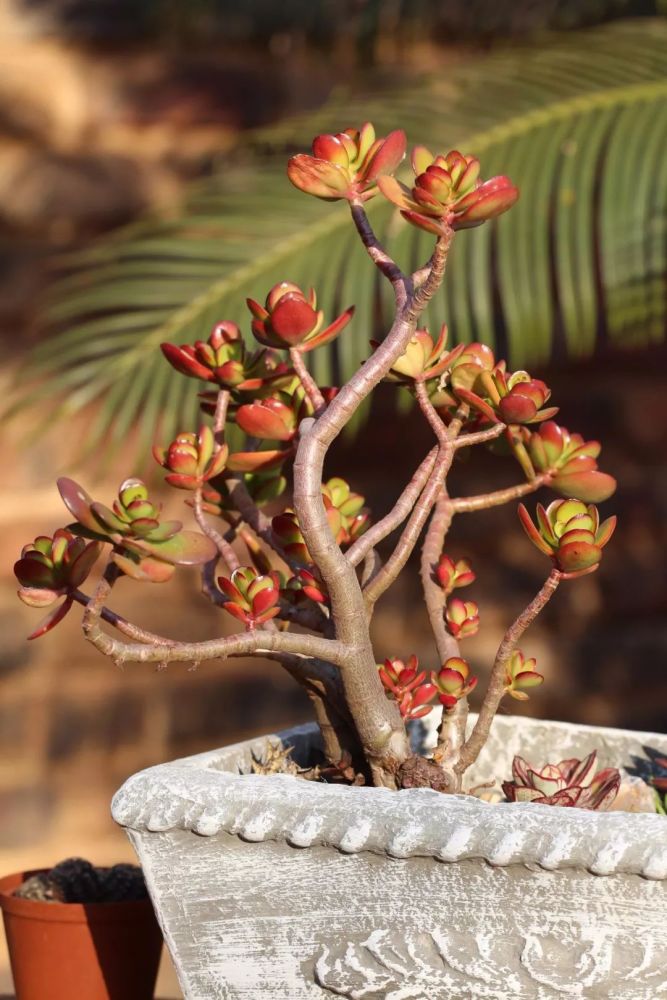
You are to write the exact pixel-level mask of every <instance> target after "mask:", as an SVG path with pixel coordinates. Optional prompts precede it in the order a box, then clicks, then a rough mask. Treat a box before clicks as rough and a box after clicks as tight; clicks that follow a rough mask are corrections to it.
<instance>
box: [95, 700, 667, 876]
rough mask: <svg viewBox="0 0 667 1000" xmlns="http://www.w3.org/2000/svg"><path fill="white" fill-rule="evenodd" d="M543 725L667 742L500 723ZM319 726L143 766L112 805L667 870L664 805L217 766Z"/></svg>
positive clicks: (496, 853) (475, 853)
mask: <svg viewBox="0 0 667 1000" xmlns="http://www.w3.org/2000/svg"><path fill="white" fill-rule="evenodd" d="M540 727H542V728H543V729H544V728H546V729H547V730H551V729H555V730H557V731H560V732H563V733H566V734H567V735H568V736H569V737H570V738H574V737H575V736H577V737H578V736H579V735H582V736H584V737H585V738H589V739H590V738H592V737H595V740H596V742H597V743H598V744H599V745H600V746H601V747H602V748H605V749H606V750H607V752H608V751H609V750H610V749H613V748H615V749H616V752H617V754H618V756H621V755H622V754H623V755H627V753H628V749H627V746H628V744H630V745H632V746H633V747H641V745H642V744H649V745H651V744H657V745H658V747H659V748H660V749H662V748H663V747H664V748H665V750H667V738H666V737H664V736H660V735H659V734H655V733H633V732H629V731H625V730H618V729H608V728H599V727H595V726H575V725H572V724H569V723H550V722H545V721H544V720H534V719H529V718H527V717H523V716H518V717H511V716H500V717H497V719H496V720H495V722H494V732H495V735H496V736H498V737H499V738H501V739H504V738H506V740H507V741H509V740H510V738H514V739H515V738H516V734H517V733H521V732H523V734H524V737H525V734H526V732H527V731H528V732H530V730H531V729H534V730H537V729H539V728H540ZM317 732H318V730H317V726H316V725H315V724H309V725H306V726H300V727H297V728H294V729H291V730H287V731H285V732H283V733H279V734H276V735H273V736H266V737H262V738H260V739H257V740H249V741H246V742H244V743H239V744H235V745H234V746H231V747H228V748H226V749H225V750H224V751H214V752H212V753H206V754H200V755H197V756H194V757H189V758H185V759H182V760H179V761H175V762H173V763H170V764H161V765H158V766H157V767H152V768H149V769H148V770H145V771H142V772H139V773H138V774H136V775H134V776H133V777H131V778H129V779H128V781H126V783H125V784H124V785H123V787H122V788H121V789H120V790H119V791H118V792H117V793H116V795H115V797H114V800H113V804H112V815H113V817H114V819H115V820H116V822H117V823H119V824H120V825H121V826H124V827H127V828H129V829H130V830H133V831H135V832H137V833H140V834H166V833H169V832H170V831H174V830H181V831H186V832H191V833H194V834H198V835H200V836H215V835H218V834H223V835H224V834H228V835H229V834H231V835H234V836H237V837H239V838H240V839H242V840H247V841H251V842H261V841H283V842H286V843H288V844H290V845H292V846H294V847H301V848H305V847H311V846H318V845H319V846H326V847H332V848H336V849H338V850H340V851H342V852H344V853H357V852H360V851H370V852H373V853H375V854H385V855H388V856H389V857H390V858H394V859H404V858H410V857H432V858H435V859H436V860H439V861H445V862H455V861H462V860H470V859H476V860H484V861H486V862H488V863H489V864H491V865H494V866H498V867H506V866H508V865H514V864H523V865H530V866H538V867H541V868H544V869H546V870H550V871H551V870H560V869H564V868H579V869H582V868H583V869H586V870H588V871H590V872H591V873H593V874H596V875H615V874H633V875H641V876H643V877H644V878H648V879H655V880H663V879H667V820H665V818H664V817H663V816H660V815H658V814H649V813H622V812H591V811H588V810H585V809H578V808H567V809H565V808H555V807H554V806H548V805H540V804H537V803H533V802H517V803H507V802H504V803H495V804H490V803H487V802H483V801H481V800H479V799H476V798H474V797H472V796H470V795H442V794H441V793H439V792H436V791H433V790H432V789H425V788H412V789H404V790H402V791H399V792H393V791H389V790H388V789H385V788H362V787H359V786H356V787H355V786H353V787H349V786H342V785H327V784H316V783H313V782H307V781H303V780H302V779H300V778H297V777H293V776H291V775H285V774H273V775H257V774H239V773H232V772H231V771H225V770H222V769H221V767H223V766H225V765H226V766H227V767H234V766H235V765H236V766H237V767H238V764H239V762H240V761H241V759H242V758H243V757H245V758H246V759H247V758H248V756H249V754H250V753H257V752H261V750H262V748H263V747H265V746H266V744H267V742H269V741H270V740H276V739H277V740H281V741H282V742H283V743H285V742H287V743H289V744H291V745H294V746H296V747H297V750H298V749H305V748H307V747H308V746H313V745H314V743H315V740H316V737H317ZM563 756H565V754H563Z"/></svg>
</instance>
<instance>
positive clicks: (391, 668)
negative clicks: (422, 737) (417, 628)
mask: <svg viewBox="0 0 667 1000" xmlns="http://www.w3.org/2000/svg"><path fill="white" fill-rule="evenodd" d="M378 670H379V673H380V680H381V681H382V685H383V687H384V689H385V692H386V694H387V697H388V698H391V699H393V700H394V701H395V702H396V704H397V705H398V708H399V711H400V713H401V716H402V717H403V718H404V719H423V717H424V716H425V715H428V713H429V712H430V711H431V709H432V708H433V706H432V705H430V704H429V702H431V701H433V698H434V697H435V695H436V693H437V689H436V687H435V685H434V684H433V683H431V681H429V680H428V679H427V673H426V671H425V670H421V671H420V670H419V662H418V660H417V657H416V656H415V655H414V653H413V654H412V656H410V657H409V658H408V661H407V663H404V662H403V660H399V659H398V658H397V657H391V658H389V659H386V660H385V661H384V663H382V664H378Z"/></svg>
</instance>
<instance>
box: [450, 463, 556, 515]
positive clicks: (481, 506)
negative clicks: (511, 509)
mask: <svg viewBox="0 0 667 1000" xmlns="http://www.w3.org/2000/svg"><path fill="white" fill-rule="evenodd" d="M550 481H551V473H549V472H542V473H540V475H539V476H535V478H534V479H531V480H529V481H528V482H527V483H519V485H518V486H508V487H507V489H505V490H496V491H495V492H493V493H480V494H479V496H474V497H455V498H454V499H453V500H452V510H453V511H454V513H455V514H469V513H470V512H471V511H475V510H486V509H487V507H500V506H501V505H502V504H504V503H508V502H509V501H510V500H519V499H520V498H521V497H525V496H527V495H528V494H529V493H534V492H535V491H536V490H539V488H540V487H541V486H547V485H548V484H549V482H550Z"/></svg>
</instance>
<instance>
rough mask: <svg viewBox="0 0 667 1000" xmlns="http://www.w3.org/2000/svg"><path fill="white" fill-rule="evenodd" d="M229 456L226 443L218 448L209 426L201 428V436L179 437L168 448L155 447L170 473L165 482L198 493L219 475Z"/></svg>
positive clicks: (191, 434)
mask: <svg viewBox="0 0 667 1000" xmlns="http://www.w3.org/2000/svg"><path fill="white" fill-rule="evenodd" d="M228 454H229V448H228V447H227V445H226V444H223V445H221V446H220V447H216V443H215V437H214V434H213V431H212V430H211V428H210V427H207V426H202V427H200V429H199V433H198V434H193V433H191V432H187V433H182V434H178V435H177V436H176V437H175V438H174V440H173V441H172V442H171V444H170V445H168V447H166V448H161V447H160V446H158V445H154V446H153V457H154V458H155V460H156V462H159V464H160V465H161V466H162V467H163V469H167V471H168V475H166V476H165V477H164V478H165V482H167V483H169V485H170V486H175V487H176V488H177V489H180V490H196V489H198V488H199V487H200V486H202V485H203V484H204V483H207V482H208V481H209V479H213V478H214V477H215V476H219V475H220V474H221V472H222V471H223V469H224V468H225V464H226V462H227V456H228Z"/></svg>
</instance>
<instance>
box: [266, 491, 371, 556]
mask: <svg viewBox="0 0 667 1000" xmlns="http://www.w3.org/2000/svg"><path fill="white" fill-rule="evenodd" d="M322 500H323V501H324V509H325V510H326V515H327V521H328V522H329V528H330V530H331V534H332V535H333V536H334V538H335V539H336V542H337V543H338V544H339V545H340V546H343V547H345V546H347V545H351V544H352V542H354V541H356V539H357V538H359V536H360V535H362V534H363V532H364V531H365V530H366V528H367V527H368V517H369V515H368V512H367V511H366V510H364V509H363V506H364V503H365V499H364V497H362V496H361V495H360V494H358V493H353V492H352V490H351V489H350V487H349V484H348V483H346V482H345V480H344V479H340V478H339V477H336V476H335V477H333V478H332V479H329V480H328V481H327V482H326V483H324V484H323V485H322ZM271 528H272V531H273V533H274V535H275V537H276V540H277V541H278V542H279V544H280V546H281V548H282V549H283V551H284V552H285V553H286V555H288V556H289V557H290V559H291V560H292V561H293V562H294V563H295V564H296V565H300V566H304V567H307V568H309V569H312V565H313V559H312V556H311V554H310V552H309V551H308V547H307V545H306V542H305V539H304V537H303V535H302V534H301V528H300V527H299V519H298V517H297V515H296V513H295V511H293V510H291V509H290V508H287V509H286V510H284V511H283V512H282V513H281V514H277V515H276V516H275V517H274V518H273V520H272V521H271Z"/></svg>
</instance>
